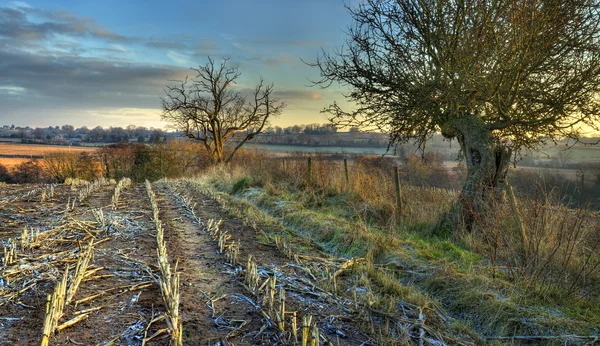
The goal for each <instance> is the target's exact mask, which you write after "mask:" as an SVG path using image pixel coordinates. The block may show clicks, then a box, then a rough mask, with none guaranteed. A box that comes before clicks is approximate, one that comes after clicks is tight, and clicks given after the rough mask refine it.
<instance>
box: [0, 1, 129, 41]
mask: <svg viewBox="0 0 600 346" xmlns="http://www.w3.org/2000/svg"><path fill="white" fill-rule="evenodd" d="M29 15H35V16H38V17H40V18H42V19H43V21H42V22H39V23H38V22H32V21H30V20H29V18H28V16H29ZM55 35H67V36H73V37H82V36H90V37H95V38H98V39H102V40H106V41H111V42H119V43H122V42H133V41H135V40H136V39H134V38H131V37H125V36H122V35H119V34H117V33H114V32H111V31H109V30H106V29H104V28H102V27H100V26H99V25H98V24H96V22H95V21H94V20H93V19H87V18H77V17H75V16H74V15H72V14H70V13H68V12H62V11H54V12H52V11H44V10H40V9H35V8H29V7H19V9H18V10H16V9H13V8H6V7H2V8H0V36H4V37H7V38H12V39H19V40H30V41H40V40H44V39H49V38H51V37H53V36H55Z"/></svg>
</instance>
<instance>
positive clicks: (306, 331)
mask: <svg viewBox="0 0 600 346" xmlns="http://www.w3.org/2000/svg"><path fill="white" fill-rule="evenodd" d="M311 321H312V316H311V315H306V316H304V318H303V319H302V346H307V345H308V337H309V335H310V323H311Z"/></svg>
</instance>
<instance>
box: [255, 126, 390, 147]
mask: <svg viewBox="0 0 600 346" xmlns="http://www.w3.org/2000/svg"><path fill="white" fill-rule="evenodd" d="M254 142H255V143H260V144H279V145H305V146H348V147H373V148H383V147H385V146H387V144H388V142H389V140H388V137H387V135H385V134H382V133H370V132H362V133H361V132H360V131H359V130H358V128H355V127H352V128H350V129H349V131H347V132H338V129H337V127H335V126H334V125H332V124H322V125H321V124H309V125H293V126H288V127H280V126H275V127H268V128H267V129H266V130H265V131H264V132H263V133H262V134H260V135H259V136H257V137H256V138H255V140H254Z"/></svg>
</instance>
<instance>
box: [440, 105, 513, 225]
mask: <svg viewBox="0 0 600 346" xmlns="http://www.w3.org/2000/svg"><path fill="white" fill-rule="evenodd" d="M442 134H443V135H444V136H445V137H447V138H456V139H457V140H458V143H459V144H460V148H461V150H462V152H463V154H464V156H465V161H466V165H467V181H466V182H465V185H464V187H463V190H462V191H461V194H460V196H459V198H458V200H457V201H456V202H455V204H454V206H453V207H452V209H451V210H450V212H449V213H448V214H447V215H446V217H445V218H444V219H443V220H442V223H441V227H442V228H449V229H450V230H453V229H456V228H459V227H461V226H462V227H465V228H466V229H467V230H468V231H472V229H473V226H474V224H475V222H476V221H477V220H478V219H479V218H480V217H482V216H484V215H485V213H486V212H487V211H489V210H490V208H493V207H494V203H497V202H499V201H501V200H502V198H503V195H504V188H505V186H506V176H507V173H508V167H509V164H510V158H511V154H512V152H511V150H510V148H508V147H507V146H506V145H504V144H503V143H501V142H500V141H499V140H498V139H496V138H494V136H493V134H492V132H491V130H489V129H488V128H487V127H486V126H485V124H484V123H483V122H482V121H481V120H480V119H478V118H477V117H475V116H467V117H463V118H459V119H454V120H452V121H450V122H448V123H447V124H446V125H445V126H444V127H443V129H442Z"/></svg>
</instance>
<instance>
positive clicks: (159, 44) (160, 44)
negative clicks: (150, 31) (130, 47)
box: [145, 40, 188, 49]
mask: <svg viewBox="0 0 600 346" xmlns="http://www.w3.org/2000/svg"><path fill="white" fill-rule="evenodd" d="M145 45H146V47H149V48H157V49H187V48H188V46H187V45H186V44H184V43H181V42H174V41H154V40H152V41H148V42H146V43H145Z"/></svg>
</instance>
